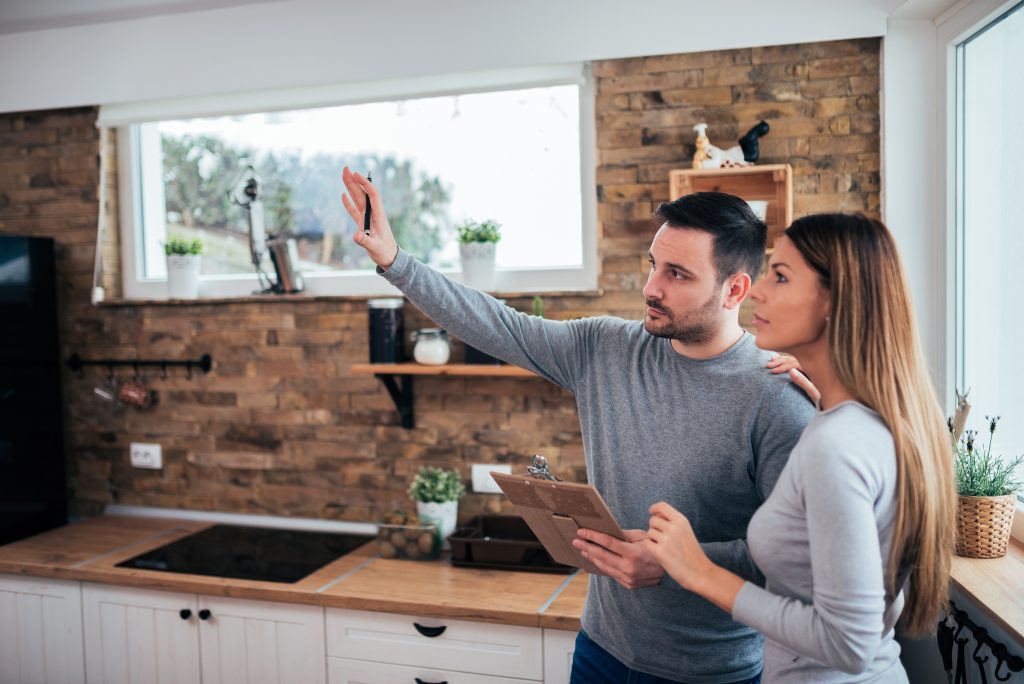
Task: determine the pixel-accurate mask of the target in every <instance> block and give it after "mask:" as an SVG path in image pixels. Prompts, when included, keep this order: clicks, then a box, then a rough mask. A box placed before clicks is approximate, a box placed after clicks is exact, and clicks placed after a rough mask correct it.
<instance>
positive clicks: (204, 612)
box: [199, 608, 212, 620]
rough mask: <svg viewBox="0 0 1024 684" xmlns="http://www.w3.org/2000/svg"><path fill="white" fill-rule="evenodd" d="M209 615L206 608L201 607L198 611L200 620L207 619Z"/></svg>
mask: <svg viewBox="0 0 1024 684" xmlns="http://www.w3.org/2000/svg"><path fill="white" fill-rule="evenodd" d="M211 615H212V613H211V612H210V611H209V610H207V609H206V608H203V609H202V610H201V611H199V619H200V620H209V619H210V616H211Z"/></svg>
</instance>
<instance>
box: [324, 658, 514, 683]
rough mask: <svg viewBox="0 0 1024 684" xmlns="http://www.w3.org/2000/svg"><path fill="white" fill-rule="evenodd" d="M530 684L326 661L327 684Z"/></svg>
mask: <svg viewBox="0 0 1024 684" xmlns="http://www.w3.org/2000/svg"><path fill="white" fill-rule="evenodd" d="M405 682H408V684H530V682H529V680H524V679H511V678H509V677H493V676H491V675H481V674H472V673H469V672H456V671H454V670H438V669H434V668H426V667H410V666H408V665H388V664H386V663H374V662H370V661H369V660H350V659H348V658H328V659H327V684H399V683H403V684H404V683H405Z"/></svg>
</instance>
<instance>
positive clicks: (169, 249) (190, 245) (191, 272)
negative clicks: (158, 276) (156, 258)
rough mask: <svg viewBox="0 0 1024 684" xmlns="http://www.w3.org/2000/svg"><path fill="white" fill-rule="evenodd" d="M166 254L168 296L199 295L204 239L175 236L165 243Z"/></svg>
mask: <svg viewBox="0 0 1024 684" xmlns="http://www.w3.org/2000/svg"><path fill="white" fill-rule="evenodd" d="M164 254H165V255H166V256H167V296H168V297H170V298H171V299H195V298H196V297H198V296H199V268H200V266H201V265H202V254H203V243H202V241H200V240H189V239H187V238H183V237H179V236H173V237H171V238H170V239H169V240H168V241H167V242H166V243H164Z"/></svg>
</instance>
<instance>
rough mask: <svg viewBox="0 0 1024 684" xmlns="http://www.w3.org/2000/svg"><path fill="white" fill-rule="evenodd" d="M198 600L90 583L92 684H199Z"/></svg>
mask: <svg viewBox="0 0 1024 684" xmlns="http://www.w3.org/2000/svg"><path fill="white" fill-rule="evenodd" d="M196 610H197V609H196V597H195V596H194V595H192V594H174V593H170V592H164V591H150V590H148V589H134V588H127V587H115V586H108V585H94V584H86V585H84V586H83V588H82V612H83V618H84V625H85V668H86V676H87V678H88V681H89V682H90V684H100V683H101V682H102V683H103V684H131V683H133V682H152V683H153V684H186V683H189V684H194V683H195V682H198V681H199V636H198V626H197V625H196Z"/></svg>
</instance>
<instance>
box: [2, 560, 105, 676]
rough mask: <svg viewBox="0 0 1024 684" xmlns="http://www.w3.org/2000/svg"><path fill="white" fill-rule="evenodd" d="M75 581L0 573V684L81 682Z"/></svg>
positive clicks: (79, 618) (79, 591)
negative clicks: (2, 683) (3, 683)
mask: <svg viewBox="0 0 1024 684" xmlns="http://www.w3.org/2000/svg"><path fill="white" fill-rule="evenodd" d="M82 649H83V646H82V589H81V586H80V585H79V584H78V582H67V581H64V580H50V579H36V578H31V577H16V576H13V575H0V682H10V683H11V684H28V683H29V682H31V683H32V684H36V683H37V682H38V683H39V684H65V683H66V684H82V682H84V681H85V661H84V658H83V654H82Z"/></svg>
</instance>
